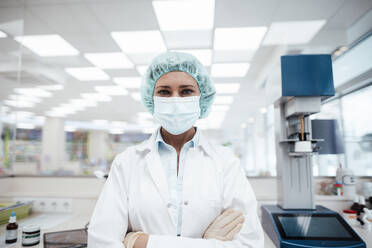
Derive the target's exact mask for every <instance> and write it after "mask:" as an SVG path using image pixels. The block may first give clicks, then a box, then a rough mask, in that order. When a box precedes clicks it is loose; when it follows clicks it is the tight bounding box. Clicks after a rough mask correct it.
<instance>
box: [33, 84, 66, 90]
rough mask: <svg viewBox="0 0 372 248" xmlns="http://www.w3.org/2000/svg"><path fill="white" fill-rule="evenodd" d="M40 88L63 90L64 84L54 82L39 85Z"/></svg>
mask: <svg viewBox="0 0 372 248" xmlns="http://www.w3.org/2000/svg"><path fill="white" fill-rule="evenodd" d="M38 87H39V88H40V89H43V90H50V91H55V90H63V85H62V84H53V85H40V86H38Z"/></svg>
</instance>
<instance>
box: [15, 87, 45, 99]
mask: <svg viewBox="0 0 372 248" xmlns="http://www.w3.org/2000/svg"><path fill="white" fill-rule="evenodd" d="M14 92H16V93H18V94H20V95H25V96H31V97H51V96H52V93H50V92H49V91H46V90H44V89H40V88H15V89H14Z"/></svg>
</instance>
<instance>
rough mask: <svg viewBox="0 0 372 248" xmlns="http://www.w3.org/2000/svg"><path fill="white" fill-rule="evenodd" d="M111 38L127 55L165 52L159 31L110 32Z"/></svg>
mask: <svg viewBox="0 0 372 248" xmlns="http://www.w3.org/2000/svg"><path fill="white" fill-rule="evenodd" d="M111 36H112V38H113V39H114V40H115V42H116V43H117V44H118V46H119V47H120V48H121V50H122V51H123V52H125V53H127V54H129V53H151V52H155V53H159V52H163V51H165V50H166V47H165V44H164V41H163V37H162V35H161V33H160V31H159V30H150V31H127V32H112V33H111Z"/></svg>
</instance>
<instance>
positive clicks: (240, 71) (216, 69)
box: [211, 63, 249, 77]
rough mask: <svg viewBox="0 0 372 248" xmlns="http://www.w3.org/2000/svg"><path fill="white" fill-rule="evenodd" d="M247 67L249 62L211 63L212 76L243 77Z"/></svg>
mask: <svg viewBox="0 0 372 248" xmlns="http://www.w3.org/2000/svg"><path fill="white" fill-rule="evenodd" d="M248 69H249V63H226V64H213V65H212V72H211V74H212V77H244V76H245V75H246V74H247V71H248Z"/></svg>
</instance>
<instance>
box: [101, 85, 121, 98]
mask: <svg viewBox="0 0 372 248" xmlns="http://www.w3.org/2000/svg"><path fill="white" fill-rule="evenodd" d="M94 89H95V90H96V91H97V92H99V93H102V94H106V95H109V96H125V95H128V91H127V90H126V89H124V88H123V87H120V86H111V85H107V86H106V85H105V86H96V87H94Z"/></svg>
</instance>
